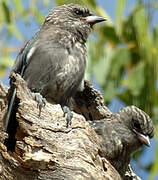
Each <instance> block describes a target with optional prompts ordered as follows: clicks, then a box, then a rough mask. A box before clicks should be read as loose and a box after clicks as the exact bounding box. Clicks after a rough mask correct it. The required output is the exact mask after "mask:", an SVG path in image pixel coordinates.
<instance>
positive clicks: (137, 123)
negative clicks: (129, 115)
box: [133, 121, 141, 130]
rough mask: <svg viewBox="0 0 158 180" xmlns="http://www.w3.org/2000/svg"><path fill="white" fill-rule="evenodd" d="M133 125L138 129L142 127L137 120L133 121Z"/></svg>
mask: <svg viewBox="0 0 158 180" xmlns="http://www.w3.org/2000/svg"><path fill="white" fill-rule="evenodd" d="M133 127H134V128H135V129H138V130H140V129H141V127H140V124H139V122H137V121H134V122H133Z"/></svg>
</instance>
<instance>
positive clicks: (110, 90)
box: [104, 80, 117, 102]
mask: <svg viewBox="0 0 158 180" xmlns="http://www.w3.org/2000/svg"><path fill="white" fill-rule="evenodd" d="M116 92H117V89H116V84H115V81H112V80H109V81H107V83H106V88H104V98H105V99H106V102H110V101H111V100H112V99H113V98H114V97H115V96H116Z"/></svg>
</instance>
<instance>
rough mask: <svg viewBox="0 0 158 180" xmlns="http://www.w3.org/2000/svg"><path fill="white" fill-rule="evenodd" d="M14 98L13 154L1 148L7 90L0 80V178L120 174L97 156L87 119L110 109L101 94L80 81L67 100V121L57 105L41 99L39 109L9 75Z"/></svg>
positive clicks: (57, 179)
mask: <svg viewBox="0 0 158 180" xmlns="http://www.w3.org/2000/svg"><path fill="white" fill-rule="evenodd" d="M14 78H15V79H16V81H15V86H16V89H17V94H16V95H17V98H18V100H19V104H18V111H17V113H16V119H17V121H18V128H17V132H16V146H15V152H7V149H6V147H5V146H4V144H3V141H4V139H5V138H6V137H7V134H6V133H5V132H4V131H3V121H4V120H5V116H6V112H7V98H6V95H7V91H8V88H7V87H5V86H4V85H2V84H0V134H1V135H0V142H1V143H0V179H1V180H6V179H7V180H11V179H14V180H21V179H22V180H25V179H26V180H34V179H40V180H50V179H53V180H88V179H89V180H115V179H116V180H119V179H121V178H120V175H119V174H118V172H117V171H116V170H115V169H114V167H112V165H111V164H110V163H109V162H108V161H107V160H106V159H105V158H103V157H101V156H100V154H99V152H100V148H101V145H100V139H99V137H98V136H97V134H96V133H95V131H94V130H93V129H92V128H91V126H90V125H89V123H88V122H87V120H95V119H102V118H105V117H107V116H110V114H111V112H110V111H109V110H108V109H107V107H106V106H105V105H104V100H103V97H102V95H101V94H100V93H99V92H98V91H97V90H95V89H93V87H92V86H91V85H90V84H89V83H88V82H85V90H84V92H83V93H77V94H76V96H75V98H74V100H73V103H74V107H75V111H76V112H77V113H80V114H77V113H75V112H73V119H72V125H71V126H69V127H68V128H67V127H66V118H65V117H64V114H63V111H62V109H61V106H60V105H52V104H50V103H48V102H46V105H45V107H44V108H42V111H41V115H40V117H39V108H38V105H37V102H36V101H35V96H34V93H32V92H31V91H30V90H29V89H28V88H27V85H26V83H25V81H24V80H23V79H22V78H21V77H20V76H19V75H17V74H15V75H14Z"/></svg>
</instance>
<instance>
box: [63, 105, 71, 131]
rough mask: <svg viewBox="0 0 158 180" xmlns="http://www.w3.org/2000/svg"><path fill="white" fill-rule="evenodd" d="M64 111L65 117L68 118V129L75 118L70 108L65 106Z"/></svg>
mask: <svg viewBox="0 0 158 180" xmlns="http://www.w3.org/2000/svg"><path fill="white" fill-rule="evenodd" d="M62 109H63V112H64V116H66V127H67V128H68V127H69V126H71V124H72V121H71V120H72V118H73V114H72V112H71V110H70V109H69V107H68V106H63V107H62Z"/></svg>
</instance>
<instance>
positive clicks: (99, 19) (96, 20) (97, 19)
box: [86, 15, 106, 25]
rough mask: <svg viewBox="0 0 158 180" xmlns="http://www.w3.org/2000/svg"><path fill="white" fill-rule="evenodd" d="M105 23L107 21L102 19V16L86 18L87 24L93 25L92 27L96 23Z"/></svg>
mask: <svg viewBox="0 0 158 180" xmlns="http://www.w3.org/2000/svg"><path fill="white" fill-rule="evenodd" d="M103 21H106V19H105V18H103V17H101V16H93V15H92V16H87V17H86V22H87V23H88V24H91V25H94V24H96V23H100V22H103Z"/></svg>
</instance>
